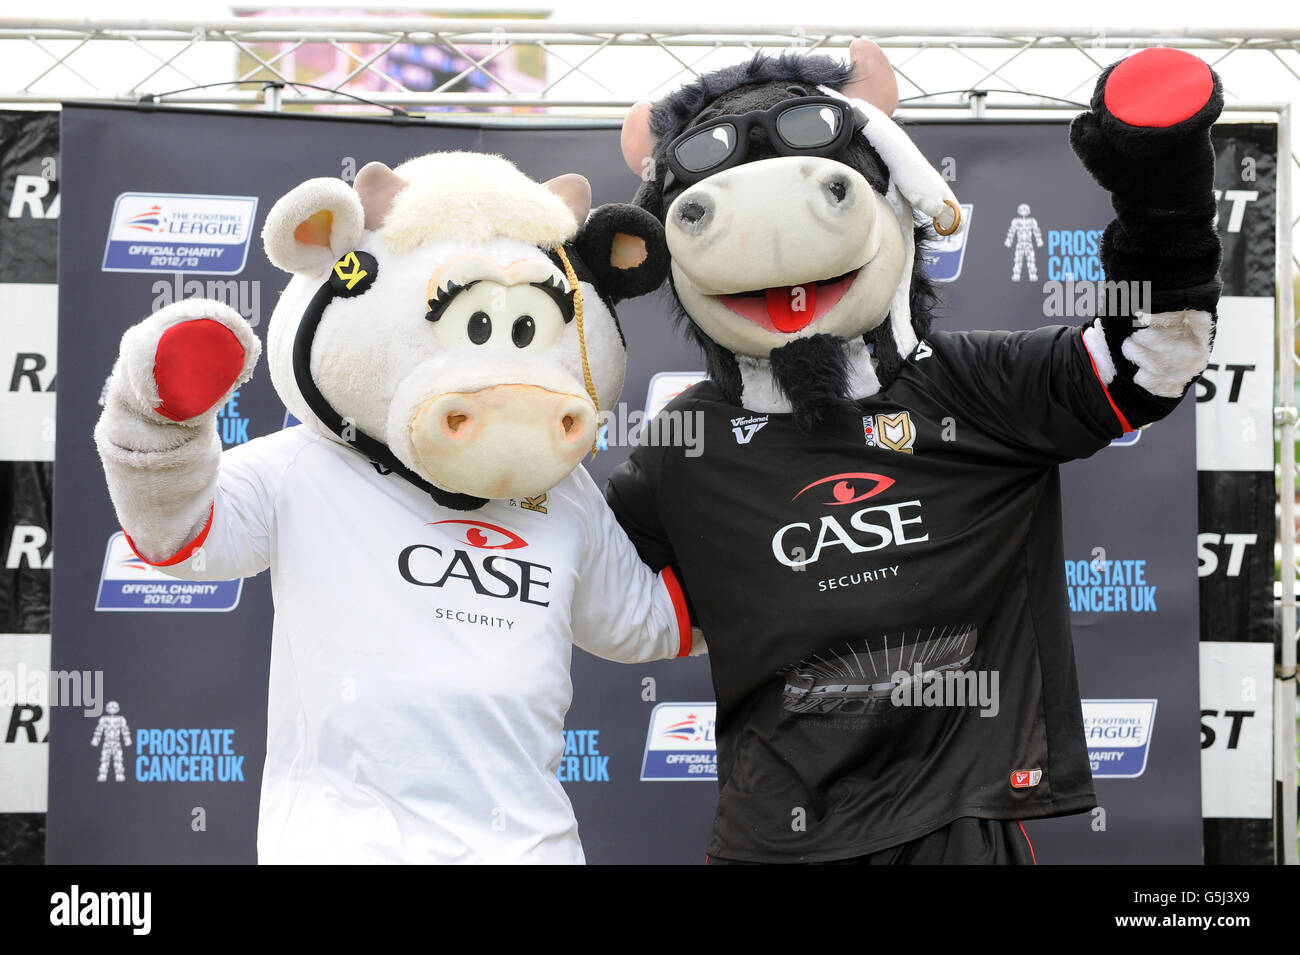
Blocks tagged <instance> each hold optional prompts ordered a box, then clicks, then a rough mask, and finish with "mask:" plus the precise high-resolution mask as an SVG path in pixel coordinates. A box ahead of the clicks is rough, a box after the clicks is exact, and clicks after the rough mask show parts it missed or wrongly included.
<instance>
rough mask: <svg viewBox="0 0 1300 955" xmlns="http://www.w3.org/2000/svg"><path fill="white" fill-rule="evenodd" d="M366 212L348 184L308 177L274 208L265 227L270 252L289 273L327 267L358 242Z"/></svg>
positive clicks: (324, 269)
mask: <svg viewBox="0 0 1300 955" xmlns="http://www.w3.org/2000/svg"><path fill="white" fill-rule="evenodd" d="M365 217H366V213H365V209H364V208H362V205H361V198H360V196H358V195H357V193H356V191H355V190H354V189H353V188H352V187H351V186H349V185H348V184H347V183H345V182H343V181H342V180H340V179H326V178H322V179H308V180H307V181H306V182H304V183H303V184H302V185H301V186H298V187H297V188H295V189H292V190H291V191H290V192H288V193H287V194H286V195H284V196H282V197H281V198H280V201H279V202H277V203H276V204H275V205H274V206H272V207H271V211H270V213H269V214H268V215H267V217H266V225H264V226H263V227H262V243H263V245H265V246H266V257H267V258H269V259H270V260H271V264H272V265H274V266H275V267H276V268H280V269H283V270H284V271H286V272H293V273H295V274H304V273H305V274H318V273H321V272H324V271H326V270H327V269H328V268H329V267H330V266H332V265H333V264H334V263H335V262H337V261H338V260H339V259H340V258H342V257H343V255H344V254H345V253H347V252H350V251H351V250H353V249H355V248H356V247H357V246H358V245H359V244H360V242H361V232H362V229H363V228H364V223H365Z"/></svg>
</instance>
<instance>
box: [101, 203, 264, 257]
mask: <svg viewBox="0 0 1300 955" xmlns="http://www.w3.org/2000/svg"><path fill="white" fill-rule="evenodd" d="M256 220H257V197H256V196H204V195H187V194H184V193H168V192H124V193H122V194H121V195H119V196H118V197H117V201H116V202H115V203H114V204H113V217H112V219H111V220H110V221H109V226H108V241H107V243H106V244H105V246H104V263H103V266H102V268H103V271H105V272H177V271H184V272H193V273H198V274H225V275H234V274H236V273H238V272H242V271H243V270H244V264H245V262H247V260H248V246H249V242H250V240H251V238H252V236H253V234H254V228H253V227H254V225H255V223H256Z"/></svg>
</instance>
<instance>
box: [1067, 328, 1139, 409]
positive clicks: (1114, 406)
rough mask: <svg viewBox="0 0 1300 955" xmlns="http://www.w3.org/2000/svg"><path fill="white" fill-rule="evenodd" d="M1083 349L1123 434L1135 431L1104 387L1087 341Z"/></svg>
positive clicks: (1104, 383) (1081, 333)
mask: <svg viewBox="0 0 1300 955" xmlns="http://www.w3.org/2000/svg"><path fill="white" fill-rule="evenodd" d="M1079 337H1080V338H1082V337H1083V332H1082V331H1080V332H1079ZM1083 350H1084V352H1085V353H1086V354H1087V355H1088V363H1089V364H1091V365H1092V373H1093V374H1094V375H1096V376H1097V384H1099V385H1101V390H1102V393H1103V394H1105V396H1106V400H1107V401H1108V402H1110V410H1111V411H1113V412H1115V417H1116V418H1118V419H1119V426H1120V427H1121V428H1123V429H1124V434H1128V433H1129V432H1130V431H1136V430H1137V428H1135V427H1133V426H1132V425H1131V424H1129V423H1128V419H1127V418H1125V417H1124V413H1123V412H1121V411H1120V410H1119V405H1117V404H1115V399H1114V398H1112V397H1111V396H1110V389H1109V388H1107V387H1106V382H1104V381H1102V380H1101V372H1099V371H1098V370H1097V359H1095V358H1093V357H1092V352H1090V351H1088V343H1087V342H1084V343H1083Z"/></svg>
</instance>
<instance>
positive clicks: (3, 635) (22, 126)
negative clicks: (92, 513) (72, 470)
mask: <svg viewBox="0 0 1300 955" xmlns="http://www.w3.org/2000/svg"><path fill="white" fill-rule="evenodd" d="M58 155H59V114H58V113H57V112H42V111H34V110H0V556H2V557H3V559H4V565H3V569H2V570H0V863H35V862H39V861H40V860H41V858H42V855H43V852H44V848H43V844H42V843H43V839H44V830H45V803H46V777H47V769H46V767H47V763H48V758H49V756H48V751H49V744H48V742H47V739H48V735H49V700H48V696H47V694H46V693H45V685H46V684H45V675H46V673H47V671H48V670H49V667H50V636H49V633H50V566H51V556H52V551H51V547H50V505H51V502H52V500H53V465H52V464H51V463H50V462H51V461H52V460H53V458H54V385H55V381H54V370H55V361H54V349H55V330H56V328H57V327H58V326H57V322H58V300H57V291H58V287H57V286H56V285H55V278H56V276H55V261H56V256H57V254H58V225H59V169H58Z"/></svg>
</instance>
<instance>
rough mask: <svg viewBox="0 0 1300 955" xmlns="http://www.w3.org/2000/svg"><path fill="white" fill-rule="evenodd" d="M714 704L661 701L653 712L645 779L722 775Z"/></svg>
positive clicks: (644, 762)
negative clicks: (714, 733) (715, 732)
mask: <svg viewBox="0 0 1300 955" xmlns="http://www.w3.org/2000/svg"><path fill="white" fill-rule="evenodd" d="M716 712H717V705H716V704H714V703H660V704H659V705H658V706H656V707H655V708H654V709H653V710H651V712H650V728H649V730H647V731H646V740H645V755H644V757H643V758H642V760H641V781H642V782H681V781H683V780H687V781H689V780H699V779H710V780H716V779H717V778H718V754H717V747H716V743H715V740H714V735H713V723H714V718H715V715H716Z"/></svg>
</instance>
